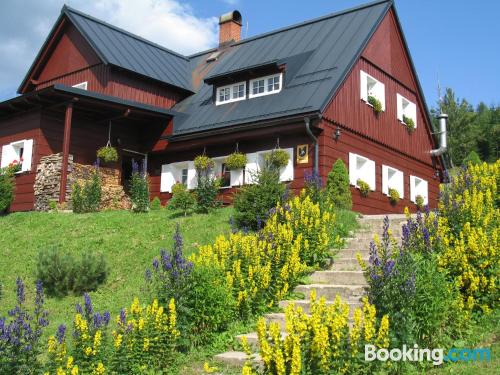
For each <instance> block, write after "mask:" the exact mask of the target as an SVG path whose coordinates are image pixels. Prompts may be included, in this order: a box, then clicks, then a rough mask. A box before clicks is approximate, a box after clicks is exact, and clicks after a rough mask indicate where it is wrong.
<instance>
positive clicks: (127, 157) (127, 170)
mask: <svg viewBox="0 0 500 375" xmlns="http://www.w3.org/2000/svg"><path fill="white" fill-rule="evenodd" d="M143 161H144V156H143V155H140V154H135V153H131V152H127V151H123V154H122V165H121V167H122V185H123V187H124V189H125V191H126V192H127V193H128V191H129V182H130V178H131V177H132V170H133V168H132V163H133V162H136V163H138V164H139V166H140V167H142V165H143Z"/></svg>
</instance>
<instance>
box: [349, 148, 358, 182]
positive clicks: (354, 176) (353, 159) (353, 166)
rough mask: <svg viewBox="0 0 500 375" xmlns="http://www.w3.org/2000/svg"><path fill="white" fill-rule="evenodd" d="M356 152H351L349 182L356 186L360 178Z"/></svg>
mask: <svg viewBox="0 0 500 375" xmlns="http://www.w3.org/2000/svg"><path fill="white" fill-rule="evenodd" d="M356 156H357V155H356V154H353V153H351V152H350V153H349V183H350V184H351V185H354V186H356V181H357V179H358V177H357V172H356Z"/></svg>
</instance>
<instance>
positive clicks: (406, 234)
mask: <svg viewBox="0 0 500 375" xmlns="http://www.w3.org/2000/svg"><path fill="white" fill-rule="evenodd" d="M401 229H402V236H401V238H402V246H403V247H404V248H408V246H409V245H410V228H409V227H408V224H403V226H402V227H401Z"/></svg>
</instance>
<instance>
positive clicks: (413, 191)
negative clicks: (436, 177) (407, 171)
mask: <svg viewBox="0 0 500 375" xmlns="http://www.w3.org/2000/svg"><path fill="white" fill-rule="evenodd" d="M418 195H421V196H422V198H424V205H427V204H429V184H428V182H427V181H426V180H424V179H423V178H420V177H417V176H411V175H410V200H411V201H412V202H413V203H417V196H418Z"/></svg>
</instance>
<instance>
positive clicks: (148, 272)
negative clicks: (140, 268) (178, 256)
mask: <svg viewBox="0 0 500 375" xmlns="http://www.w3.org/2000/svg"><path fill="white" fill-rule="evenodd" d="M152 276H153V275H152V273H151V270H150V269H149V268H148V269H146V271H144V279H145V280H146V281H147V282H150V281H151V278H152Z"/></svg>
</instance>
